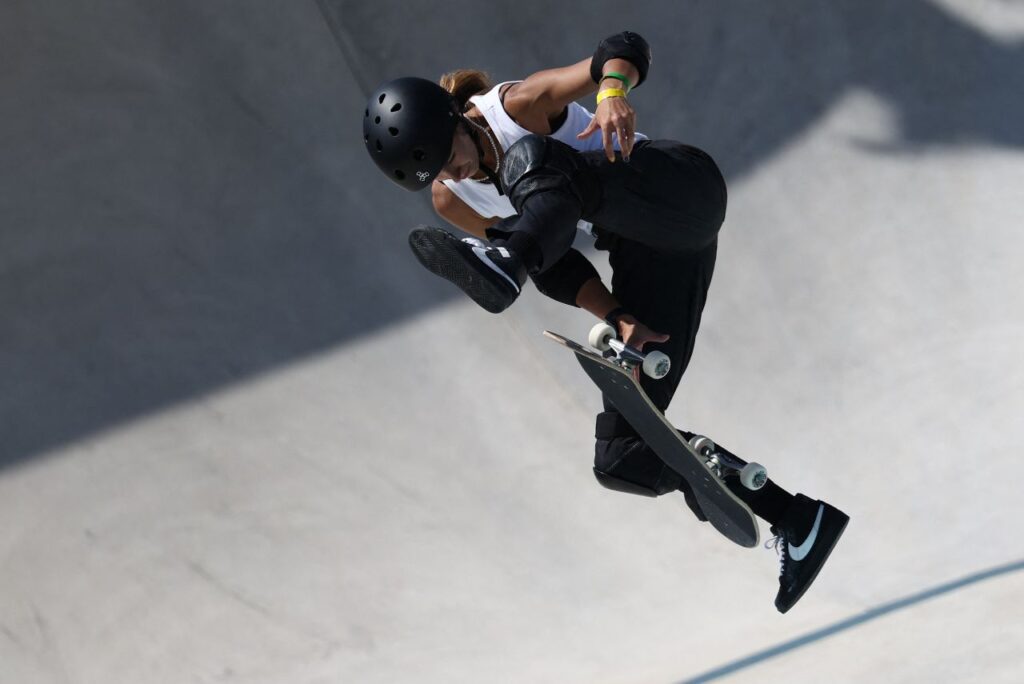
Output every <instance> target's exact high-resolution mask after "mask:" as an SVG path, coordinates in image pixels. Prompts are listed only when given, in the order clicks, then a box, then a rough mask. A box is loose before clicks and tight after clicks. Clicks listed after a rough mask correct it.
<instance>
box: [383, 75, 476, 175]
mask: <svg viewBox="0 0 1024 684" xmlns="http://www.w3.org/2000/svg"><path fill="white" fill-rule="evenodd" d="M460 118H461V114H460V113H459V106H458V104H457V103H456V101H455V98H454V97H452V95H451V93H449V92H448V91H447V90H445V89H444V88H442V87H441V86H439V85H437V84H436V83H433V82H431V81H428V80H426V79H424V78H414V77H407V78H398V79H395V80H394V81H388V82H387V83H384V84H382V85H380V86H379V87H378V88H377V89H376V90H375V91H373V94H372V95H371V96H370V101H369V102H368V103H367V105H366V115H365V116H364V117H363V142H365V143H366V151H367V152H369V153H370V157H371V158H372V159H373V161H374V163H375V164H377V166H379V167H380V170H381V171H383V172H384V173H385V174H386V175H387V177H388V178H390V179H391V180H393V181H394V182H396V183H398V184H399V185H401V186H402V187H403V188H405V189H406V190H422V189H423V188H425V187H427V186H428V185H430V183H431V182H432V181H433V180H434V178H435V177H436V176H437V174H438V173H439V172H440V171H441V169H442V168H443V167H444V165H445V164H446V163H447V162H448V156H449V155H450V154H451V151H452V137H453V136H454V135H455V128H456V126H457V125H458V123H459V120H460Z"/></svg>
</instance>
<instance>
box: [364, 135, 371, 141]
mask: <svg viewBox="0 0 1024 684" xmlns="http://www.w3.org/2000/svg"><path fill="white" fill-rule="evenodd" d="M363 142H364V143H368V142H370V136H368V135H364V136H363Z"/></svg>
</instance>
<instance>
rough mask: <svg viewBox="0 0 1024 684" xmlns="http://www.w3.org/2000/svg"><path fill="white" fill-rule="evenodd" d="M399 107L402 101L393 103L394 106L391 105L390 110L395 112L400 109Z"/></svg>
mask: <svg viewBox="0 0 1024 684" xmlns="http://www.w3.org/2000/svg"><path fill="white" fill-rule="evenodd" d="M401 108H402V103H401V102H399V103H397V104H396V105H395V106H394V107H392V108H391V111H393V112H397V111H398V110H399V109H401Z"/></svg>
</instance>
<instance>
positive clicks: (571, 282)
mask: <svg viewBox="0 0 1024 684" xmlns="http://www.w3.org/2000/svg"><path fill="white" fill-rule="evenodd" d="M530 277H531V278H533V284H534V285H536V286H537V289H538V290H539V291H540V292H541V293H542V294H544V295H546V296H548V297H551V299H554V300H555V301H556V302H561V303H563V304H568V305H569V306H578V305H577V304H576V295H578V294H579V292H580V288H581V287H583V284H584V283H585V282H587V281H588V280H591V279H593V278H600V277H601V276H600V275H598V273H597V269H596V268H594V265H593V264H592V263H590V262H589V261H588V260H587V258H586V257H585V256H583V255H582V254H580V253H579V252H578V251H576V250H575V249H570V250H569V251H568V252H566V253H565V256H563V257H562V258H561V259H559V260H558V261H557V262H555V263H554V264H553V265H552V266H551V268H549V269H546V270H545V271H544V272H542V273H536V274H534V275H532V276H530Z"/></svg>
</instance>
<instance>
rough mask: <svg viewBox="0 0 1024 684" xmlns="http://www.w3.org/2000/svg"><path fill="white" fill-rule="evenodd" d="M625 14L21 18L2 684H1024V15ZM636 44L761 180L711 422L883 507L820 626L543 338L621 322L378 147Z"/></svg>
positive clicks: (816, 602) (706, 387)
mask: <svg viewBox="0 0 1024 684" xmlns="http://www.w3.org/2000/svg"><path fill="white" fill-rule="evenodd" d="M623 11H624V8H623V6H622V5H621V4H615V3H611V2H603V1H601V2H596V3H588V4H587V5H586V7H583V6H580V7H576V6H572V7H569V6H565V7H563V6H557V7H556V6H553V5H550V4H548V3H539V2H525V3H517V4H515V5H511V4H508V5H504V4H503V5H496V4H493V3H492V4H481V3H469V2H461V1H460V2H452V3H444V4H441V5H438V4H432V5H413V6H411V7H410V6H408V4H407V3H384V4H371V3H356V2H342V1H337V0H321V1H320V2H292V3H272V2H265V1H263V0H251V1H250V2H216V3H211V2H199V1H197V0H181V1H180V2H175V3H160V2H139V1H136V2H125V1H124V0H98V1H97V2H93V3H77V4H76V3H69V2H57V1H47V0H42V1H40V2H33V3H29V2H23V1H21V0H14V1H13V2H7V3H5V4H3V5H2V6H0V85H2V91H0V92H2V93H3V97H2V98H0V519H2V520H3V521H4V524H3V525H0V684H8V683H10V684H37V683H39V684H49V683H51V682H53V683H57V682H75V683H78V682H82V683H86V682H104V683H111V682H118V683H120V682H125V683H131V684H136V683H139V682H146V683H149V682H153V683H164V682H166V683H168V684H172V683H173V684H178V683H180V682H210V683H212V682H232V681H237V682H246V683H250V682H252V683H267V684H270V683H275V684H278V683H282V682H289V683H290V682H296V683H299V682H301V683H306V682H360V683H364V682H365V683H378V682H379V683H385V682H387V683H391V682H405V681H418V682H438V683H441V682H445V683H447V682H581V683H583V682H586V683H593V682H608V683H617V682H622V683H626V682H637V683H640V682H644V683H646V682H664V683H666V684H669V683H674V682H707V681H716V682H717V681H723V682H724V681H730V682H775V681H785V682H821V681H833V682H861V681H897V682H902V681H957V682H985V683H989V682H1017V681H1021V679H1022V678H1024V666H1022V665H1021V655H1022V654H1024V620H1022V619H1021V617H1022V615H1021V609H1020V602H1021V596H1022V593H1024V540H1022V536H1021V535H1020V534H1019V531H1018V528H1019V526H1020V523H1019V520H1020V519H1021V517H1022V516H1024V502H1022V497H1021V485H1020V483H1019V479H1020V478H1018V477H1017V472H1018V469H1019V465H1018V464H1019V463H1020V461H1021V455H1022V452H1024V422H1022V421H1021V418H1020V416H1021V413H1022V410H1024V360H1022V357H1021V353H1020V347H1021V340H1022V339H1024V296H1022V295H1021V292H1022V291H1024V277H1022V275H1021V268H1020V264H1021V255H1022V254H1024V239H1022V237H1021V227H1022V223H1024V209H1022V206H1024V192H1022V189H1021V188H1022V187H1024V185H1022V182H1021V179H1022V178H1024V128H1022V127H1021V125H1020V122H1021V121H1024V8H1022V7H1021V6H1020V5H1019V4H1018V3H1012V2H1007V1H999V0H988V1H986V2H982V3H969V2H957V1H954V0H942V1H939V0H934V1H925V0H906V1H904V2H900V3H884V2H863V1H854V0H839V1H837V2H831V3H819V2H811V1H810V0H797V1H795V2H788V3H784V4H778V3H773V4H759V5H752V4H751V3H739V2H721V1H715V2H711V1H707V2H703V1H701V2H692V1H688V2H652V3H643V4H640V5H637V6H630V7H629V8H628V10H627V11H626V14H625V15H623ZM625 28H629V29H632V30H635V31H639V32H641V33H643V34H644V35H645V36H646V37H647V38H648V39H649V40H650V42H651V44H652V46H653V49H654V57H655V61H654V65H653V68H652V72H651V77H650V79H649V81H648V83H646V84H645V85H644V86H643V87H642V88H640V89H638V90H637V91H636V92H635V93H633V94H631V101H632V102H633V103H634V105H635V107H636V109H637V111H638V113H639V126H640V129H641V130H643V131H644V132H646V133H648V134H649V135H652V136H656V137H668V138H677V139H681V140H684V141H686V142H689V143H692V144H695V145H698V146H700V147H703V148H704V149H706V150H708V151H709V152H710V153H712V154H713V155H714V156H715V158H716V159H717V160H719V162H720V163H721V166H722V168H723V170H724V172H725V174H726V177H727V180H728V182H729V187H730V207H729V214H728V218H727V221H726V225H725V228H724V229H723V232H722V237H721V246H720V251H719V259H718V267H717V271H716V274H715V280H714V283H713V285H712V289H711V294H710V301H709V304H708V308H707V310H706V312H705V317H704V323H703V326H702V331H701V334H700V336H699V338H698V343H697V350H696V353H695V356H694V359H693V361H692V364H691V368H690V370H689V371H688V373H687V375H686V377H685V378H684V380H683V383H682V385H681V387H680V390H679V393H678V395H677V398H676V400H675V402H674V404H673V405H672V407H671V408H670V410H669V413H668V415H669V418H670V419H671V420H672V421H673V422H674V423H676V424H677V425H679V426H681V427H683V426H685V427H688V428H690V429H694V430H698V431H701V432H705V433H707V434H710V435H712V436H713V437H715V438H716V439H718V440H719V441H720V442H721V443H723V444H724V445H726V446H728V447H729V448H731V449H732V450H734V451H736V452H737V453H738V454H741V455H743V456H746V457H748V458H750V459H756V460H758V461H760V462H763V463H765V464H767V465H768V467H769V470H770V471H771V473H772V475H773V477H774V478H775V479H776V480H777V481H778V482H779V483H780V484H781V485H782V486H784V487H786V488H787V489H789V490H791V491H800V492H803V493H806V494H809V495H812V496H815V497H820V498H825V499H827V500H829V501H830V502H832V503H834V504H835V505H837V506H839V507H840V508H842V509H844V510H845V511H846V512H848V513H849V514H850V515H851V518H852V521H851V524H850V527H849V528H848V530H847V533H846V535H845V536H844V538H843V540H842V542H841V543H840V545H839V546H838V547H837V549H836V551H835V553H834V554H833V557H832V559H831V560H830V561H829V563H828V565H827V566H826V567H825V569H824V570H823V572H822V574H821V576H820V578H819V580H818V582H817V583H816V584H815V585H814V587H813V588H812V589H811V590H810V592H809V593H808V594H807V596H806V597H805V598H804V600H803V601H802V602H801V603H800V604H798V605H797V606H796V607H795V608H794V609H793V610H792V611H791V612H790V613H789V614H787V615H785V616H780V615H779V614H778V613H776V611H775V610H774V607H773V606H772V599H773V597H774V593H775V590H776V587H777V584H776V573H777V560H776V557H775V555H774V553H773V552H772V551H768V550H764V549H758V550H745V549H741V548H739V547H736V546H732V545H730V544H728V543H727V542H725V541H724V540H723V539H721V538H720V537H719V536H718V535H717V534H716V533H715V532H714V531H713V530H711V529H710V528H709V527H708V526H706V525H700V524H698V523H697V522H696V521H695V520H693V517H692V515H691V514H690V513H689V511H688V509H686V507H685V505H684V504H683V502H682V500H681V497H671V496H670V497H662V498H660V499H656V500H651V499H643V498H638V497H631V496H628V495H624V494H618V493H614V492H609V491H606V490H603V489H601V488H600V487H599V486H598V485H597V484H596V483H595V482H594V480H593V477H592V475H591V473H590V467H591V459H592V449H593V440H592V437H591V435H592V430H593V415H594V413H595V412H596V411H597V410H598V408H599V406H600V400H599V397H598V396H597V394H596V392H595V391H594V390H593V389H592V388H591V386H590V385H589V382H588V381H587V379H586V378H585V377H584V376H583V374H582V372H580V371H579V369H578V368H577V367H576V366H575V364H574V362H573V361H572V360H571V359H570V358H568V357H567V355H566V354H565V352H564V351H563V350H561V349H559V348H557V347H556V346H555V345H553V344H551V343H550V342H546V341H545V340H543V338H542V337H541V335H540V332H541V330H542V329H544V328H550V329H554V330H558V331H560V332H564V333H566V334H569V335H571V336H574V337H578V338H579V337H583V336H584V335H585V334H586V330H587V329H588V328H589V326H590V324H591V323H592V321H591V320H590V319H589V317H588V315H587V314H585V313H584V312H580V311H578V310H575V309H569V308H567V307H564V306H560V305H558V304H556V303H554V302H551V301H549V300H546V299H545V298H543V297H542V296H541V295H539V294H538V293H537V292H535V291H529V292H527V293H526V294H525V295H524V296H523V297H522V298H521V299H520V301H518V302H517V303H516V304H515V306H514V307H513V308H512V309H510V310H509V311H508V312H507V313H506V314H503V315H501V316H491V315H489V314H486V313H484V312H483V311H481V310H479V309H477V308H475V307H474V305H472V304H471V303H469V302H468V301H465V300H464V299H463V297H462V296H461V294H460V293H458V292H457V291H455V290H454V289H453V288H451V286H450V285H448V284H447V283H444V282H442V281H439V280H437V279H436V278H434V277H433V276H431V275H430V274H428V273H426V272H425V271H423V270H422V269H421V268H420V267H419V266H418V265H417V263H416V262H415V260H414V259H413V258H411V255H410V254H409V253H408V249H407V247H406V243H405V236H406V233H407V231H408V229H409V227H411V226H412V225H413V224H415V223H418V222H427V221H431V220H433V217H432V211H431V209H430V206H429V202H428V198H427V197H425V196H413V195H409V194H407V193H404V192H402V191H400V190H398V189H397V188H393V187H392V186H391V185H390V184H389V183H387V181H386V180H385V179H383V178H382V177H380V176H379V174H378V172H377V171H376V169H375V168H374V167H373V166H372V165H371V164H370V163H369V162H368V160H367V159H366V157H365V151H364V150H363V145H362V141H361V139H360V134H359V130H360V129H359V120H360V118H361V116H362V108H363V103H364V100H365V97H366V94H367V92H368V89H369V88H371V87H372V86H373V85H375V84H376V83H378V82H380V81H382V80H384V79H386V78H390V77H394V76H398V75H404V74H418V75H423V76H427V77H436V76H437V75H439V74H440V73H441V72H443V71H447V70H450V69H453V68H457V67H468V66H474V67H478V68H483V69H485V70H487V71H489V72H490V73H491V75H492V76H493V77H494V79H495V80H496V81H497V80H506V79H515V78H521V77H523V76H525V75H527V74H529V73H531V72H532V71H535V70H537V69H541V68H545V67H550V66H557V65H564V64H568V63H571V62H573V61H576V60H578V59H581V58H583V57H585V56H586V55H587V54H589V53H590V52H591V51H592V49H593V46H594V45H595V43H596V41H597V40H599V39H600V38H601V37H603V36H605V35H608V34H610V33H612V32H614V31H618V30H621V29H625ZM595 259H596V260H597V262H598V264H599V267H600V268H601V269H602V271H603V272H604V273H605V274H607V265H606V264H605V263H604V262H603V258H602V257H601V255H595ZM763 532H764V533H765V534H766V535H767V529H764V530H763Z"/></svg>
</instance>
